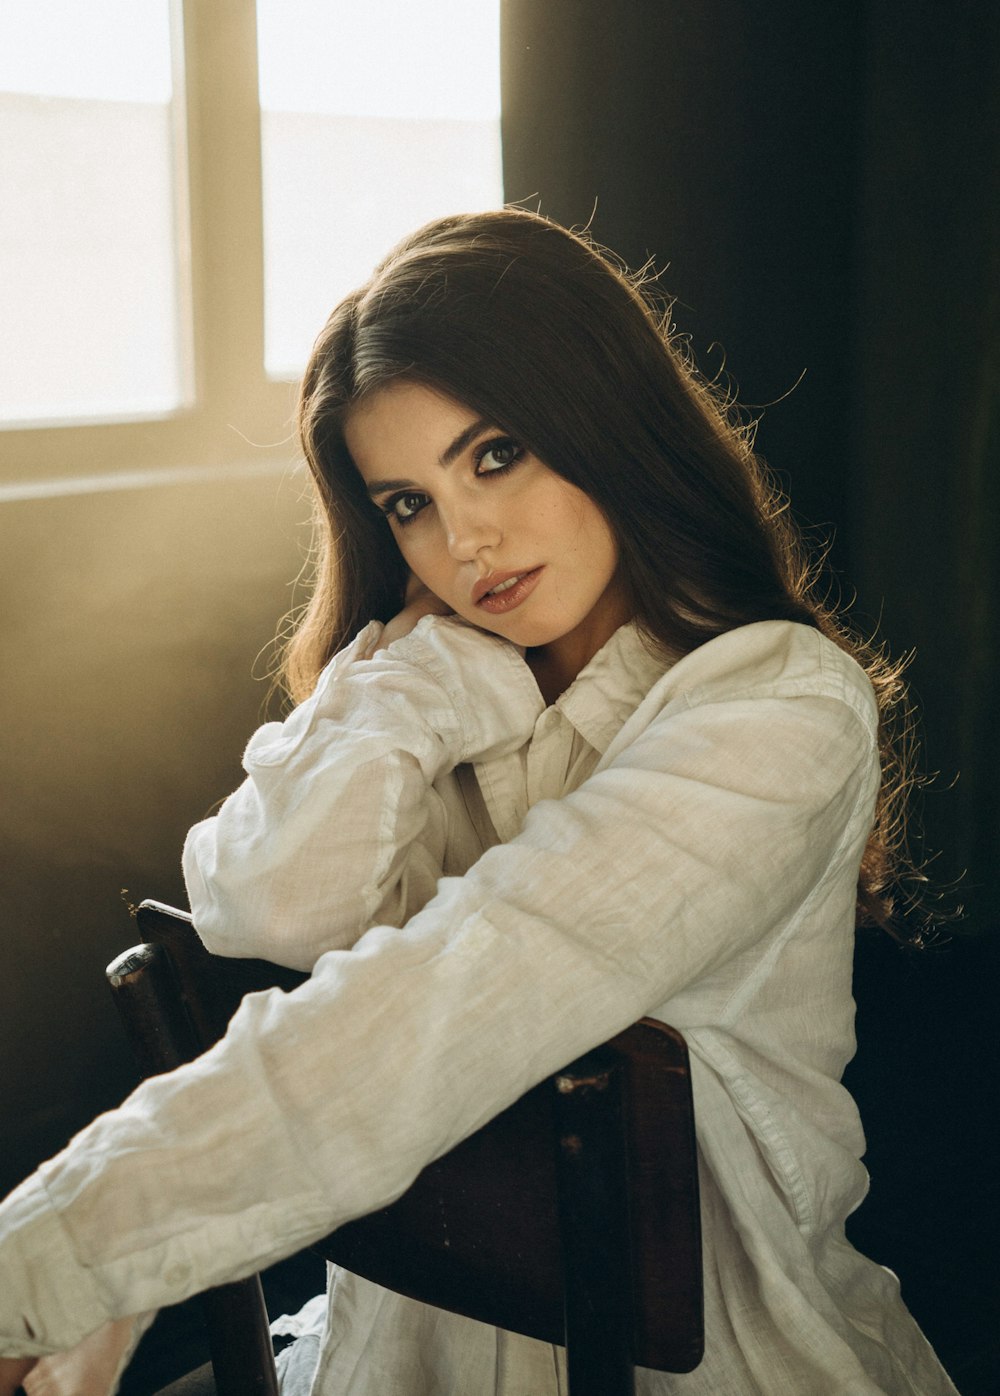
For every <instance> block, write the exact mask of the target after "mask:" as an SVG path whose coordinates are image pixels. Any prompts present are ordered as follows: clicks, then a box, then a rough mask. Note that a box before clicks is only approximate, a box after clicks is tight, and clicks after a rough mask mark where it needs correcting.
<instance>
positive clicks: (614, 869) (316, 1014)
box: [0, 693, 878, 1346]
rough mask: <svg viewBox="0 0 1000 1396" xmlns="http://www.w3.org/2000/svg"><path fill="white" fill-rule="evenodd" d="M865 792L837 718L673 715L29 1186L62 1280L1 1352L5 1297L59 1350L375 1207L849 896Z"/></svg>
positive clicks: (800, 710) (767, 708) (19, 1298)
mask: <svg viewBox="0 0 1000 1396" xmlns="http://www.w3.org/2000/svg"><path fill="white" fill-rule="evenodd" d="M877 781H878V775H877V760H876V755H875V748H874V741H873V734H872V730H871V724H870V722H866V721H864V720H862V717H861V716H859V713H858V711H857V710H856V708H855V707H852V706H851V705H850V704H848V703H845V702H843V701H840V700H839V699H838V698H836V697H832V696H829V695H828V694H824V693H815V694H812V695H810V694H808V693H800V694H798V695H797V696H771V697H757V696H741V697H732V698H728V699H721V698H720V699H719V701H711V702H701V703H694V704H693V703H691V702H690V701H689V699H688V698H685V697H683V696H681V697H679V698H678V699H677V701H676V702H674V703H671V704H668V705H667V706H666V708H665V709H664V711H663V713H662V714H661V715H660V717H658V718H657V719H655V720H654V721H651V722H649V724H648V726H647V727H646V729H645V730H644V731H643V732H642V734H641V735H639V736H638V737H637V738H636V739H635V740H634V741H631V742H629V743H627V744H626V745H625V746H624V747H623V749H621V750H620V751H619V753H618V755H617V756H615V757H614V759H612V760H611V761H610V762H609V764H608V765H607V767H606V768H605V769H603V770H600V771H598V772H597V773H595V775H594V776H592V777H591V778H590V779H589V780H588V781H586V782H585V783H584V784H583V785H582V786H581V787H580V789H579V790H577V791H576V792H575V793H573V794H571V795H568V796H566V797H565V798H563V799H561V800H558V801H543V802H541V803H540V804H538V805H536V806H535V807H534V808H533V809H532V811H531V812H530V813H529V815H528V818H527V820H526V822H525V825H524V828H523V831H522V832H521V834H520V835H519V836H518V837H517V838H515V839H514V840H513V841H511V842H510V843H509V844H506V845H502V846H500V847H497V848H493V849H491V850H490V851H489V852H488V853H486V854H485V855H484V856H483V857H482V858H481V859H480V860H479V862H478V863H477V864H476V865H475V866H474V867H473V868H472V869H471V870H470V871H469V872H468V873H467V874H466V875H465V876H464V877H462V878H453V879H444V880H442V882H441V884H440V889H439V891H438V894H437V895H436V896H435V897H434V899H433V900H432V901H431V902H430V903H429V904H428V905H427V906H426V907H425V908H424V910H423V911H421V912H420V913H419V914H418V915H417V916H415V917H413V918H412V919H411V920H410V921H409V922H408V923H407V924H406V925H405V926H404V927H403V928H402V929H398V928H393V927H385V926H379V927H375V928H373V929H371V930H369V931H368V932H367V934H365V935H364V936H363V937H362V938H361V939H360V941H359V942H358V943H357V944H356V945H355V947H354V948H353V949H352V950H350V951H339V950H334V951H330V952H328V953H326V954H324V955H322V956H321V958H320V959H319V961H318V962H317V964H316V967H315V970H314V973H313V975H312V977H311V979H310V980H309V981H307V983H305V984H304V985H303V986H301V988H299V989H297V990H296V991H295V992H294V993H292V994H288V995H284V994H281V993H280V992H277V991H270V992H268V993H265V994H255V995H252V996H250V997H249V998H248V999H247V1000H245V1001H244V1004H243V1005H242V1007H241V1008H240V1010H239V1012H238V1013H237V1015H236V1017H235V1018H234V1020H233V1022H232V1024H231V1026H230V1030H229V1032H228V1034H227V1036H226V1038H225V1039H224V1040H223V1041H222V1042H221V1043H219V1044H218V1045H217V1046H216V1047H215V1048H213V1049H212V1051H211V1052H210V1053H208V1054H207V1055H206V1056H205V1057H203V1058H201V1059H200V1060H199V1061H197V1062H195V1063H192V1064H191V1065H189V1066H186V1067H183V1068H181V1069H180V1070H178V1071H176V1072H173V1073H171V1074H170V1075H167V1076H161V1077H157V1078H155V1079H153V1080H151V1081H148V1082H146V1083H145V1084H144V1085H143V1086H141V1087H140V1088H139V1089H138V1091H136V1092H135V1093H134V1094H133V1095H132V1096H131V1097H130V1098H129V1100H128V1101H127V1102H126V1103H125V1105H124V1106H122V1107H121V1108H120V1109H119V1110H118V1111H115V1112H113V1113H112V1114H109V1115H106V1116H104V1117H102V1118H101V1119H99V1120H97V1121H96V1122H95V1123H94V1124H93V1125H91V1126H90V1127H89V1128H88V1129H87V1130H85V1131H84V1132H83V1133H82V1134H81V1135H80V1136H79V1137H78V1138H77V1140H76V1141H74V1143H73V1144H72V1145H71V1146H70V1147H69V1149H68V1150H66V1151H65V1152H64V1153H63V1154H62V1155H60V1156H59V1157H57V1158H56V1159H55V1160H53V1161H52V1162H50V1163H49V1164H48V1165H45V1166H44V1168H43V1170H42V1173H41V1179H42V1181H43V1183H44V1186H45V1189H46V1190H47V1194H48V1198H49V1201H50V1204H51V1207H52V1208H53V1209H54V1211H55V1212H56V1213H58V1215H59V1217H60V1219H61V1224H62V1226H63V1228H64V1229H65V1234H66V1236H67V1237H68V1241H69V1246H70V1248H71V1251H72V1255H73V1258H74V1259H73V1264H65V1265H62V1266H58V1267H50V1266H45V1267H44V1271H43V1272H37V1271H36V1272H35V1273H34V1274H33V1278H32V1281H31V1283H30V1284H28V1283H27V1282H26V1280H25V1279H24V1275H23V1273H18V1272H15V1273H14V1274H13V1275H12V1282H10V1283H8V1284H7V1285H6V1286H5V1294H4V1297H3V1298H2V1299H0V1333H3V1334H10V1333H14V1332H21V1331H23V1319H22V1318H21V1317H20V1316H19V1313H20V1310H19V1309H18V1306H19V1305H23V1304H24V1303H25V1300H24V1298H23V1296H24V1295H26V1294H27V1295H29V1296H30V1300H31V1311H32V1317H31V1322H32V1327H33V1328H34V1329H35V1331H36V1332H37V1333H39V1334H44V1337H45V1341H47V1342H48V1343H50V1344H52V1345H53V1346H61V1345H66V1344H67V1341H69V1342H72V1341H76V1340H77V1339H78V1337H79V1336H80V1327H79V1322H78V1321H77V1320H76V1319H75V1318H74V1319H73V1320H72V1321H69V1320H68V1319H67V1315H75V1314H76V1313H77V1312H80V1313H83V1314H85V1315H86V1321H87V1322H90V1321H92V1320H93V1319H94V1317H95V1316H96V1317H97V1318H104V1317H111V1316H117V1315H120V1314H122V1313H125V1312H129V1311H132V1310H138V1309H147V1308H153V1307H156V1306H158V1305H161V1304H163V1303H168V1302H175V1301H176V1300H178V1299H180V1298H182V1297H184V1296H186V1295H187V1294H190V1293H193V1292H195V1291H196V1290H198V1289H201V1288H204V1287H205V1286H207V1285H212V1284H217V1283H220V1282H223V1281H225V1280H229V1279H232V1278H235V1277H237V1276H239V1275H242V1274H246V1273H250V1272H251V1271H253V1270H255V1269H258V1268H260V1267H261V1266H262V1265H265V1264H269V1263H271V1262H273V1261H275V1260H277V1259H279V1258H281V1257H283V1256H285V1255H289V1254H291V1253H293V1252H294V1251H295V1250H297V1249H299V1248H301V1247H302V1246H303V1245H305V1244H307V1243H309V1242H310V1241H312V1240H315V1239H317V1238H318V1237H320V1236H322V1235H324V1234H325V1233H327V1232H329V1231H330V1230H332V1229H333V1228H334V1227H336V1226H338V1225H340V1224H342V1223H343V1222H344V1221H346V1220H348V1219H350V1218H351V1217H354V1216H357V1215H361V1214H363V1213H365V1212H367V1211H370V1210H373V1209H375V1208H377V1207H380V1206H383V1205H385V1204H387V1203H388V1202H389V1201H390V1200H392V1199H393V1198H395V1197H396V1196H398V1195H399V1193H400V1192H402V1191H403V1190H404V1189H405V1188H406V1187H407V1186H408V1185H409V1183H410V1182H411V1181H412V1179H413V1178H414V1177H415V1175H416V1174H417V1172H418V1171H419V1170H420V1168H422V1167H423V1166H424V1165H425V1164H426V1163H427V1162H429V1161H430V1160H431V1159H433V1158H435V1157H437V1156H439V1155H440V1154H441V1153H443V1152H445V1151H446V1150H447V1149H448V1148H450V1147H452V1146H453V1145H454V1144H455V1143H456V1142H458V1141H459V1140H460V1139H461V1138H463V1137H465V1136H466V1135H467V1134H469V1133H470V1132H472V1131H473V1130H474V1129H476V1128H477V1127H478V1126H479V1125H480V1124H482V1123H483V1122H484V1121H486V1120H487V1119H489V1118H490V1117H492V1116H493V1115H494V1114H496V1113H497V1112H498V1111H499V1110H501V1109H503V1108H504V1107H505V1106H506V1105H508V1104H509V1103H510V1102H511V1101H513V1100H515V1099H516V1098H517V1097H518V1096H519V1095H521V1094H522V1093H523V1092H524V1091H525V1090H526V1089H528V1088H529V1087H530V1086H532V1085H533V1084H535V1083H536V1082H537V1081H539V1080H541V1079H542V1078H543V1077H544V1076H546V1075H547V1074H549V1073H550V1072H552V1071H555V1070H557V1069H558V1068H559V1067H560V1066H562V1065H564V1064H565V1063H566V1062H567V1061H569V1060H571V1059H572V1058H573V1057H575V1056H576V1055H578V1054H579V1053H580V1052H582V1051H584V1050H586V1049H587V1048H589V1047H591V1046H593V1045H594V1044H595V1043H597V1042H600V1041H603V1040H606V1039H607V1038H608V1037H610V1036H612V1035H613V1034H614V1033H616V1032H618V1031H620V1030H622V1029H623V1028H625V1027H626V1026H627V1025H628V1024H629V1023H631V1022H633V1021H634V1020H635V1019H636V1018H638V1017H640V1016H642V1015H643V1014H644V1013H647V1012H649V1011H651V1010H652V1009H653V1008H655V1007H656V1006H657V1005H660V1004H663V1003H664V1002H666V1001H668V1000H669V999H670V998H671V997H672V995H674V994H676V993H678V992H680V991H681V990H682V989H683V988H684V987H685V986H686V985H688V984H690V983H691V982H692V981H693V980H695V979H697V978H698V977H699V976H702V975H705V974H706V973H709V972H711V970H712V969H713V967H715V966H717V965H719V964H721V963H722V962H724V961H725V960H727V959H728V958H730V957H733V956H736V955H738V954H739V953H740V952H742V951H744V950H746V949H747V948H748V947H750V946H752V945H753V944H754V943H755V942H757V941H759V940H761V939H762V938H763V937H765V936H767V935H768V934H772V933H774V932H775V931H778V930H780V928H782V927H786V926H788V925H789V924H790V923H792V922H793V921H794V919H795V918H796V916H797V915H798V914H799V913H800V911H801V909H802V908H803V906H805V905H806V904H808V902H809V899H810V898H811V897H812V896H813V895H815V893H816V891H817V888H819V887H821V886H822V885H823V884H824V883H825V881H826V880H827V879H828V878H831V877H841V878H844V879H846V880H848V881H850V880H851V879H853V877H854V876H856V872H857V863H858V859H859V857H860V852H861V848H862V846H863V843H864V833H865V830H866V829H867V824H868V821H869V820H870V813H871V807H872V802H873V800H874V793H875V790H876V788H877ZM247 1140H253V1149H252V1152H251V1153H250V1155H249V1157H248V1149H247V1143H246V1141H247ZM123 1219H124V1220H123ZM0 1220H2V1212H0ZM46 1224H47V1225H49V1224H50V1223H46ZM17 1244H20V1243H17ZM4 1260H6V1254H5V1255H4ZM15 1296H16V1298H15ZM82 1321H84V1320H80V1322H82ZM18 1325H22V1326H21V1327H19V1326H18Z"/></svg>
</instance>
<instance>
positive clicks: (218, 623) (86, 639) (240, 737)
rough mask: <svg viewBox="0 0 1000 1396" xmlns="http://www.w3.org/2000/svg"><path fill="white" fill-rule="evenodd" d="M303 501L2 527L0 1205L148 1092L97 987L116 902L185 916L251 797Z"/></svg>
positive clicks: (69, 506)
mask: <svg viewBox="0 0 1000 1396" xmlns="http://www.w3.org/2000/svg"><path fill="white" fill-rule="evenodd" d="M302 493H303V487H302V483H301V479H300V477H298V476H295V475H291V474H289V475H288V476H286V477H281V476H279V475H278V474H266V475H261V474H259V473H254V472H252V471H248V472H247V473H246V474H240V475H234V474H230V475H228V476H222V477H214V478H208V479H205V480H201V481H197V482H195V483H190V482H187V483H182V484H178V483H163V484H159V483H153V484H151V485H149V486H147V487H144V488H128V489H109V490H101V491H97V492H93V493H82V494H64V495H59V496H57V497H51V498H39V499H26V500H17V501H13V502H6V503H3V504H2V505H0V560H2V561H0V572H2V581H0V587H2V593H3V596H4V616H3V621H2V634H3V653H4V656H5V664H4V684H3V690H4V692H3V714H2V722H0V730H2V732H3V739H4V751H5V754H4V760H3V774H2V784H3V792H4V799H3V804H2V809H0V837H2V845H3V849H4V855H3V863H4V868H5V872H4V880H3V886H2V888H0V915H2V923H3V939H2V945H0V956H2V968H0V1022H2V1024H3V1028H2V1036H3V1040H2V1042H0V1051H2V1057H3V1061H4V1063H5V1070H4V1073H3V1075H2V1078H0V1128H2V1131H3V1138H4V1141H5V1147H4V1150H3V1158H2V1163H0V1191H3V1192H6V1191H7V1190H8V1189H9V1188H10V1187H12V1186H13V1185H14V1184H15V1183H17V1182H18V1181H19V1180H20V1178H21V1177H23V1176H24V1175H25V1174H26V1173H27V1172H28V1171H30V1169H31V1168H33V1167H34V1166H35V1164H36V1163H37V1162H38V1161H39V1160H40V1159H41V1158H44V1157H45V1156H47V1155H48V1154H49V1153H51V1152H53V1151H54V1150H55V1149H58V1148H60V1147H61V1146H62V1145H63V1144H64V1143H65V1142H66V1140H67V1139H68V1138H69V1136H70V1135H71V1134H72V1133H73V1132H74V1131H75V1130H76V1129H78V1128H79V1127H80V1126H82V1125H83V1124H85V1123H87V1122H88V1121H89V1120H90V1119H91V1118H92V1117H93V1115H94V1114H95V1113H96V1112H97V1111H99V1110H102V1109H106V1108H108V1107H109V1106H112V1105H114V1104H117V1103H118V1101H119V1100H120V1099H121V1098H122V1096H123V1095H124V1094H125V1093H126V1092H127V1091H128V1090H129V1089H130V1088H131V1086H132V1085H133V1084H134V1081H135V1072H134V1068H133V1066H132V1063H131V1060H130V1058H129V1055H128V1052H127V1050H126V1048H125V1045H124V1040H123V1038H122V1036H121V1032H120V1029H119V1026H118V1023H117V1020H116V1019H115V1017H114V1015H113V1012H112V1010H111V1007H110V1004H109V1002H108V1000H107V991H106V988H105V986H104V981H103V969H104V965H105V963H106V962H107V961H108V960H109V959H111V958H112V956H113V955H114V954H116V953H117V952H118V951H120V950H122V949H124V948H125V947H126V946H127V945H128V944H130V943H131V940H132V938H133V937H132V928H131V922H130V920H129V917H128V913H127V910H126V908H125V906H124V903H123V900H122V897H121V889H122V888H123V887H127V888H128V889H129V890H130V892H131V894H132V896H133V898H134V899H136V900H138V899H139V898H141V897H142V896H151V895H155V896H157V897H160V898H162V899H164V900H174V901H180V902H183V900H184V893H183V885H182V882H181V878H180V870H179V858H180V848H181V843H182V841H183V837H184V833H185V832H186V830H187V828H188V827H189V826H190V825H191V824H192V823H194V822H195V821H196V820H197V819H199V818H201V817H202V816H203V815H205V814H206V813H207V812H208V811H209V809H210V808H211V807H212V806H213V805H214V804H215V803H216V802H217V801H218V800H219V799H220V798H222V797H223V796H224V795H225V794H227V793H228V792H229V791H230V790H231V789H232V788H233V787H234V786H235V785H236V784H237V783H238V781H239V779H240V766H239V761H240V755H241V753H242V749H243V746H244V744H245V742H246V739H247V737H248V736H249V734H250V732H251V731H252V730H253V729H254V727H255V726H256V725H257V724H258V723H259V721H260V720H261V716H262V712H263V708H264V704H265V702H266V699H267V695H268V689H269V684H268V683H267V682H266V681H263V682H262V681H260V680H259V676H260V675H262V674H264V673H265V672H266V667H267V663H266V661H267V656H266V655H265V654H262V651H264V650H265V649H266V647H267V646H268V644H269V642H270V641H271V639H272V638H273V636H274V633H275V630H276V627H277V623H278V620H279V619H280V617H281V616H282V615H283V614H284V613H285V612H286V611H287V610H288V609H289V608H290V607H291V605H292V603H293V599H294V598H293V592H292V586H291V584H292V582H293V581H294V578H295V577H296V575H297V573H298V571H299V568H300V567H301V564H302V558H303V550H304V544H305V537H306V535H305V530H304V527H303V521H304V519H305V518H306V516H307V512H308V511H307V507H306V505H305V503H304V502H303V500H302ZM255 674H256V675H258V678H257V679H255V677H254V675H255ZM8 1064H10V1065H8Z"/></svg>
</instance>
